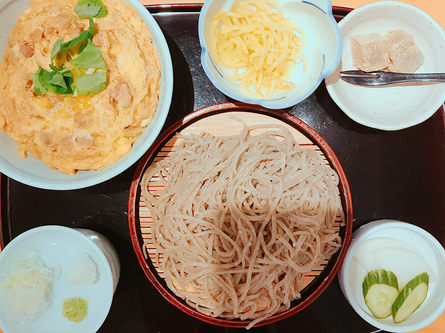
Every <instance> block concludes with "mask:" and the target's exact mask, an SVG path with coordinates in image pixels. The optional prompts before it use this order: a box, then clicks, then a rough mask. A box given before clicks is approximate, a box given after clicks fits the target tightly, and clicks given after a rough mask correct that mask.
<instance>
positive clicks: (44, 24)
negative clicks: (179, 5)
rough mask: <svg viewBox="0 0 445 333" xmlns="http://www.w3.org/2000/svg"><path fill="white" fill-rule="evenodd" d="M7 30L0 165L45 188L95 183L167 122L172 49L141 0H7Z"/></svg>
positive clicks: (0, 22) (0, 86)
mask: <svg viewBox="0 0 445 333" xmlns="http://www.w3.org/2000/svg"><path fill="white" fill-rule="evenodd" d="M90 5H91V6H90ZM90 7H91V8H90ZM95 8H96V9H99V12H100V13H103V14H100V15H99V14H97V13H94V9H95ZM85 15H86V16H85ZM94 15H96V16H94ZM0 31H1V32H2V35H1V36H0V54H1V61H0V100H1V103H0V172H1V173H4V174H5V175H7V176H8V177H10V178H13V179H14V180H16V181H19V182H21V183H24V184H27V185H30V186H35V187H39V188H44V189H55V190H69V189H78V188H84V187H88V186H92V185H95V184H98V183H101V182H104V181H106V180H108V179H110V178H112V177H114V176H116V175H118V174H120V173H121V172H123V171H124V170H126V169H127V168H128V167H130V166H131V165H132V164H133V163H135V162H136V161H137V160H138V159H139V158H140V157H141V156H142V155H143V154H144V153H145V151H146V150H147V149H148V147H149V146H150V144H151V143H152V142H153V141H154V140H155V138H156V137H157V135H158V134H159V132H160V131H161V128H162V126H163V125H164V122H165V119H166V117H167V114H168V112H169V109H170V102H171V96H172V90H173V69H172V63H171V57H170V51H169V48H168V45H167V42H166V40H165V37H164V35H163V33H162V31H161V29H160V28H159V26H158V24H157V23H156V21H155V20H154V18H153V17H152V16H151V14H150V13H149V12H148V11H147V10H146V9H145V8H144V6H142V5H141V4H140V2H139V1H137V0H103V1H93V2H91V3H90V2H89V1H88V2H85V1H82V0H66V1H58V0H13V1H7V0H5V1H3V0H1V1H0Z"/></svg>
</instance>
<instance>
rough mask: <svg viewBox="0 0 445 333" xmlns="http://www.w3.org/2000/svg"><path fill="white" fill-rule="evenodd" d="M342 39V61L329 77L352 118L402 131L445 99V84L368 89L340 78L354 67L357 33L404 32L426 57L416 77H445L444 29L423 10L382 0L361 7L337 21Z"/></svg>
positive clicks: (334, 94)
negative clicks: (354, 38) (423, 74)
mask: <svg viewBox="0 0 445 333" xmlns="http://www.w3.org/2000/svg"><path fill="white" fill-rule="evenodd" d="M339 27H340V29H341V33H342V35H343V45H344V47H343V55H342V61H341V63H340V65H339V67H338V68H337V70H336V71H335V72H334V73H333V74H332V75H330V76H329V77H327V78H326V80H325V82H326V87H327V90H328V92H329V94H330V95H331V97H332V99H333V100H334V101H335V103H336V104H337V105H338V106H339V108H340V109H342V110H343V112H345V113H346V115H348V116H349V117H350V118H351V119H352V120H354V121H356V122H358V123H360V124H362V125H365V126H369V127H373V128H377V129H382V130H399V129H403V128H407V127H410V126H414V125H417V124H419V123H421V122H423V121H425V120H426V119H428V118H429V117H431V116H432V115H433V114H434V113H435V112H436V111H437V110H438V109H439V108H440V106H441V105H442V103H443V102H444V101H445V83H435V84H429V83H428V84H419V83H410V84H398V85H392V86H377V87H365V86H357V85H353V84H350V83H347V82H344V81H343V80H341V79H340V78H339V77H340V71H343V70H351V69H356V68H355V67H354V66H353V65H352V54H351V38H352V37H353V36H355V35H361V34H368V33H373V32H375V33H378V34H380V35H382V36H383V35H384V34H386V33H387V32H388V31H389V30H394V29H402V30H404V31H406V32H407V33H409V34H411V35H413V37H414V40H415V43H416V44H417V46H418V47H419V48H420V50H421V51H422V53H423V55H424V58H425V60H424V63H423V65H422V66H421V67H420V68H419V69H418V70H417V72H416V73H428V72H430V73H433V72H437V73H445V62H444V60H443V59H444V55H445V31H444V29H443V28H442V27H441V26H440V25H439V24H438V23H437V22H436V21H434V19H433V18H432V17H431V16H429V15H428V14H427V13H425V12H424V11H423V10H421V9H419V8H417V7H414V6H412V5H408V4H406V3H403V2H398V1H379V2H374V3H370V4H367V5H364V6H361V7H358V8H356V9H354V10H353V11H351V12H350V13H349V14H348V15H346V17H345V18H344V19H343V20H341V21H340V22H339Z"/></svg>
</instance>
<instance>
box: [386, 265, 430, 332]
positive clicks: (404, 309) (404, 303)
mask: <svg viewBox="0 0 445 333" xmlns="http://www.w3.org/2000/svg"><path fill="white" fill-rule="evenodd" d="M428 283H429V276H428V273H426V272H425V273H422V274H419V275H417V276H416V277H415V278H413V279H412V280H410V281H409V282H408V283H407V284H406V285H405V287H403V289H402V290H401V291H400V294H399V296H397V298H396V300H395V301H394V303H393V305H392V317H393V319H394V322H395V323H401V322H402V321H404V320H406V319H407V318H408V317H409V316H410V315H411V314H412V313H413V312H414V311H416V310H417V309H418V308H419V306H421V305H422V303H423V302H424V301H425V298H426V294H427V292H428Z"/></svg>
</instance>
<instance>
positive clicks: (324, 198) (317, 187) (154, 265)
mask: <svg viewBox="0 0 445 333" xmlns="http://www.w3.org/2000/svg"><path fill="white" fill-rule="evenodd" d="M128 216H129V227H130V234H131V239H132V243H133V247H134V250H135V252H136V255H137V258H138V260H139V263H140V264H141V266H142V268H143V270H144V272H145V274H146V275H147V277H148V279H149V280H150V282H151V283H152V284H153V285H154V286H155V288H156V289H157V290H158V291H159V292H160V293H161V294H162V295H163V296H164V297H165V298H166V299H167V300H168V301H169V302H170V303H171V304H173V305H174V306H176V307H177V308H179V309H180V310H182V311H184V312H185V313H187V314H189V315H191V316H193V317H195V318H197V319H199V320H202V321H205V322H208V323H211V324H215V325H220V326H226V327H244V328H250V327H253V326H260V325H265V324H270V323H272V322H276V321H278V320H281V319H284V318H287V317H288V316H290V315H292V314H295V313H297V312H299V311H301V310H302V309H304V308H305V307H306V306H308V305H309V304H310V303H311V302H313V301H314V300H315V299H316V298H317V297H318V296H319V295H320V294H321V293H322V292H323V291H324V290H325V289H326V288H327V286H328V285H329V284H330V282H331V281H332V280H333V278H334V277H335V275H336V273H337V271H338V270H339V268H340V266H341V263H342V261H343V258H344V256H345V254H346V251H347V248H348V246H349V242H350V238H351V232H352V202H351V194H350V191H349V186H348V182H347V179H346V176H345V174H344V172H343V169H342V167H341V165H340V163H339V161H338V160H337V158H336V157H335V154H334V153H333V151H332V150H331V148H330V147H329V146H328V145H327V143H326V142H325V141H324V140H323V139H322V138H321V137H320V136H319V135H318V134H317V133H316V132H315V131H314V130H313V129H312V128H310V127H309V126H308V125H306V124H305V123H303V122H302V121H301V120H299V119H298V118H295V117H293V116H291V115H289V114H283V113H280V112H276V111H272V110H267V109H260V108H257V107H254V106H249V105H242V106H241V105H235V104H232V103H226V104H220V105H215V106H210V107H206V108H203V109H200V110H198V111H195V112H193V113H191V114H190V115H188V116H186V117H185V118H184V119H183V120H181V121H179V122H177V123H176V124H173V125H172V126H171V127H170V128H169V129H167V130H166V131H165V132H164V133H162V134H161V135H160V136H159V137H158V139H157V140H156V141H155V142H154V144H153V146H152V147H151V148H150V149H149V150H148V151H147V153H146V154H145V155H144V157H143V158H142V159H141V161H140V164H139V166H138V169H137V171H136V173H135V176H134V178H133V182H132V185H131V189H130V195H129V203H128Z"/></svg>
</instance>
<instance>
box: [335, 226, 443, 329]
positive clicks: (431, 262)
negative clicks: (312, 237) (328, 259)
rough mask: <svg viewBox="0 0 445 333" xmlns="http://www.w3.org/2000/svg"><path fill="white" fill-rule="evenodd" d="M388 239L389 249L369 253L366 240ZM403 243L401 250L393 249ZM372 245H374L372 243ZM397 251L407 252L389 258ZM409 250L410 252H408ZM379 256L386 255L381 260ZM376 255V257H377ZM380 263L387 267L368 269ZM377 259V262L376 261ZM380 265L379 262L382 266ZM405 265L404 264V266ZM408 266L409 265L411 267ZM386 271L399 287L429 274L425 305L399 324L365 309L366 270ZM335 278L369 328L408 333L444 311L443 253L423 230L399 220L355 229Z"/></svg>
mask: <svg viewBox="0 0 445 333" xmlns="http://www.w3.org/2000/svg"><path fill="white" fill-rule="evenodd" d="M376 239H380V240H381V239H383V240H384V243H387V241H388V240H389V242H390V244H392V245H391V246H394V248H391V247H390V250H388V251H385V250H382V251H381V252H382V253H380V254H379V253H378V251H376V250H371V248H372V247H369V244H370V242H369V240H373V242H376ZM401 243H403V244H404V247H402V248H400V247H398V246H397V247H396V245H395V244H397V245H399V244H401ZM374 244H375V243H374ZM397 251H403V252H404V253H409V255H407V256H406V257H405V256H399V255H398V256H393V255H394V254H397V253H398V252H397ZM410 251H411V252H410ZM381 255H385V256H387V257H386V258H383V259H382V258H381ZM379 256H380V258H379ZM372 258H373V260H377V261H379V260H380V261H381V262H380V264H381V265H389V264H390V265H389V266H391V267H386V266H385V267H371V266H372V265H375V263H372V261H371V259H372ZM376 258H377V259H376ZM382 262H383V263H382ZM405 262H407V265H405ZM411 265H412V266H411ZM379 268H384V269H390V270H392V271H393V272H394V273H395V274H396V275H397V277H398V279H399V288H402V287H403V285H404V283H406V282H407V281H408V280H409V279H411V278H413V277H414V276H416V275H417V274H420V273H422V272H423V271H427V272H428V274H429V279H430V281H429V287H428V294H427V297H426V300H425V302H424V303H423V304H422V305H421V306H420V307H419V308H418V309H417V310H416V311H415V312H414V313H413V314H412V315H411V316H410V317H408V319H406V320H405V321H403V322H402V323H398V324H396V323H394V321H393V319H392V317H388V318H386V319H377V318H375V317H374V316H373V315H372V314H371V312H370V311H369V309H368V308H367V306H366V304H365V302H364V298H363V293H362V289H361V285H362V282H363V278H364V276H365V275H366V273H367V271H368V270H371V269H379ZM338 279H339V282H340V287H341V289H342V291H343V294H344V295H345V297H346V299H347V300H348V302H349V304H351V306H352V307H353V308H354V310H355V311H356V312H357V313H358V314H359V315H360V317H362V318H363V319H364V320H366V321H367V322H368V323H370V324H371V325H373V326H375V327H377V328H379V329H382V330H385V331H389V332H411V331H415V330H419V329H421V328H423V327H425V326H427V325H429V324H430V323H432V322H433V321H434V320H435V319H436V318H438V317H439V316H440V315H441V313H442V312H443V311H444V310H445V284H444V283H443V281H444V280H445V250H444V248H443V247H442V245H441V244H440V243H439V242H438V241H437V240H436V239H435V238H434V237H433V236H432V235H431V234H429V233H428V232H426V231H425V230H423V229H421V228H419V227H417V226H415V225H412V224H409V223H405V222H400V221H394V220H378V221H374V222H370V223H367V224H365V225H364V226H362V227H361V228H359V229H358V230H357V231H355V232H354V233H353V235H352V241H351V245H350V247H349V250H348V252H347V254H346V257H345V259H344V261H343V266H342V268H341V269H340V272H339V275H338Z"/></svg>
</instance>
